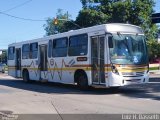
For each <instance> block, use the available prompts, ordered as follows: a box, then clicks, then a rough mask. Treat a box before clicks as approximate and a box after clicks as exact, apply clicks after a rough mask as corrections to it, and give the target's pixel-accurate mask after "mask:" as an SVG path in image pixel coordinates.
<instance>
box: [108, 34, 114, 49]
mask: <svg viewBox="0 0 160 120" xmlns="http://www.w3.org/2000/svg"><path fill="white" fill-rule="evenodd" d="M108 46H109V48H113V37H112V36H109V37H108Z"/></svg>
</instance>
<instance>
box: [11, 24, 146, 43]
mask: <svg viewBox="0 0 160 120" xmlns="http://www.w3.org/2000/svg"><path fill="white" fill-rule="evenodd" d="M101 30H104V31H105V32H107V33H115V32H116V33H117V32H122V33H138V34H143V30H142V29H141V28H140V27H139V26H135V25H131V24H122V23H110V24H102V25H96V26H92V27H87V28H82V29H77V30H70V31H68V32H64V33H58V34H54V35H50V36H46V37H43V38H38V39H33V40H26V41H22V42H16V43H12V44H10V45H9V46H15V45H21V44H27V43H31V42H40V41H44V40H46V39H47V40H50V39H56V38H60V37H68V36H72V35H77V34H84V33H90V32H95V31H101Z"/></svg>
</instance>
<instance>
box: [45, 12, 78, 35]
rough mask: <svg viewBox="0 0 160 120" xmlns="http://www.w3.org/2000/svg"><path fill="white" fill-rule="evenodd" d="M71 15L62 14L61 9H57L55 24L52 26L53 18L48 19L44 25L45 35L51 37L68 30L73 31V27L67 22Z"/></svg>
mask: <svg viewBox="0 0 160 120" xmlns="http://www.w3.org/2000/svg"><path fill="white" fill-rule="evenodd" d="M70 17H71V15H69V14H68V12H65V13H64V12H63V10H62V9H58V11H57V14H56V17H55V18H56V19H57V24H54V19H55V18H48V19H47V21H46V24H45V25H44V29H45V31H46V35H47V36H48V35H53V34H57V33H61V32H66V31H68V30H70V29H72V28H73V29H75V26H73V25H72V24H71V22H72V21H71V22H67V20H69V18H70Z"/></svg>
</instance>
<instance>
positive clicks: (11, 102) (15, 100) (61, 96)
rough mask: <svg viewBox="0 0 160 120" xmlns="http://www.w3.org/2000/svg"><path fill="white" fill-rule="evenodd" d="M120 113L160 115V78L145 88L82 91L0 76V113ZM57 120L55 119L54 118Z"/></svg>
mask: <svg viewBox="0 0 160 120" xmlns="http://www.w3.org/2000/svg"><path fill="white" fill-rule="evenodd" d="M5 112H11V113H14V114H57V115H61V114H123V113H125V114H126V113H132V114H135V113H160V77H159V76H154V75H152V76H151V78H150V82H149V83H147V84H145V85H134V86H127V87H122V88H120V89H118V90H112V89H89V90H88V91H81V90H79V89H78V88H77V87H76V86H74V85H62V84H54V83H39V82H33V83H24V82H23V81H22V80H21V79H14V78H12V77H10V76H8V75H7V74H0V113H5ZM56 117H57V116H56Z"/></svg>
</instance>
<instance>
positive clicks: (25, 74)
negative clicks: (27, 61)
mask: <svg viewBox="0 0 160 120" xmlns="http://www.w3.org/2000/svg"><path fill="white" fill-rule="evenodd" d="M23 81H24V82H29V73H28V71H27V70H24V71H23Z"/></svg>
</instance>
